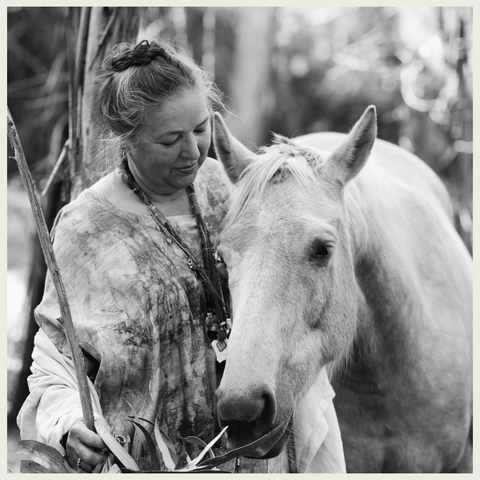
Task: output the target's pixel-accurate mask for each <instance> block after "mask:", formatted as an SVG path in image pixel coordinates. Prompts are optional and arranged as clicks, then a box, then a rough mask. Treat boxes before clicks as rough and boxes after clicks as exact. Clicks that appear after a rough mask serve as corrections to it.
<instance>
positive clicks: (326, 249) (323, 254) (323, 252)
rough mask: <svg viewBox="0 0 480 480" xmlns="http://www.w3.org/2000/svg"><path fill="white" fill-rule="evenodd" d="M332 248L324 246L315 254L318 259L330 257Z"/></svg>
mask: <svg viewBox="0 0 480 480" xmlns="http://www.w3.org/2000/svg"><path fill="white" fill-rule="evenodd" d="M330 250H331V248H330V247H327V246H326V245H322V246H320V247H318V248H317V251H316V252H315V256H316V257H328V256H329V255H330Z"/></svg>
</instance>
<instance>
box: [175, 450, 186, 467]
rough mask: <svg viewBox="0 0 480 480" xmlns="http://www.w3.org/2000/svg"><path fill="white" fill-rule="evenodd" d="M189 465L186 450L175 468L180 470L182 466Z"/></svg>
mask: <svg viewBox="0 0 480 480" xmlns="http://www.w3.org/2000/svg"><path fill="white" fill-rule="evenodd" d="M187 465H188V456H187V454H186V453H185V452H182V453H181V454H180V455H179V457H178V461H177V464H176V465H175V468H174V470H180V469H181V468H182V467H185V466H187Z"/></svg>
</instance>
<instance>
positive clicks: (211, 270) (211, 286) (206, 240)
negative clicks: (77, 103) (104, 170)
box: [119, 157, 229, 324]
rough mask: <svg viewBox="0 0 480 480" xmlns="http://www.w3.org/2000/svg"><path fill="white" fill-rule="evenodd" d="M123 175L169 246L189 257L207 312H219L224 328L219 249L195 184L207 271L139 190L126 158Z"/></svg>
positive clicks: (192, 202)
mask: <svg viewBox="0 0 480 480" xmlns="http://www.w3.org/2000/svg"><path fill="white" fill-rule="evenodd" d="M119 171H120V174H121V177H122V180H123V181H124V182H125V184H126V185H127V186H128V187H129V188H130V189H131V190H132V191H133V193H135V194H136V195H138V196H139V198H140V199H141V200H142V202H143V203H144V204H145V206H146V207H147V210H148V212H149V213H150V215H151V216H152V217H153V219H154V220H155V222H156V223H157V225H158V226H159V228H160V230H161V231H162V232H163V233H164V235H165V236H166V237H167V242H168V240H170V242H171V243H175V245H177V247H178V248H179V249H180V250H181V251H182V252H183V254H184V255H185V257H186V259H187V264H188V266H189V267H190V269H191V270H192V271H193V272H194V273H195V275H196V276H197V278H199V280H200V281H201V283H202V285H203V287H204V291H205V295H206V299H207V310H210V309H213V310H215V313H216V314H217V316H218V317H219V320H220V322H219V323H220V324H222V323H223V322H227V319H228V317H229V315H228V311H227V307H226V303H225V298H224V295H223V289H222V284H221V281H220V274H219V273H218V270H217V266H216V261H215V256H214V252H215V249H214V247H213V244H212V241H211V240H210V235H209V233H208V230H207V228H206V225H205V223H204V221H203V218H202V215H201V211H200V207H199V205H198V201H197V197H196V194H195V189H194V186H193V184H192V185H189V186H188V187H187V194H188V198H189V202H190V205H191V208H192V211H193V215H194V217H195V220H196V223H197V228H198V231H199V234H200V243H201V247H202V257H203V264H204V266H203V267H202V265H201V264H200V262H199V261H198V260H197V258H196V257H195V255H194V254H193V253H192V252H191V250H190V249H189V248H188V246H187V245H185V243H184V242H183V241H182V239H181V238H180V236H179V235H178V233H177V232H176V231H175V229H174V228H173V227H172V225H171V224H170V223H169V222H168V220H167V219H166V218H165V217H164V215H163V214H162V213H161V212H160V211H159V210H158V209H157V207H156V206H155V205H154V204H153V203H152V202H151V200H150V199H149V198H148V197H147V195H146V194H145V193H144V192H143V190H142V189H141V188H140V187H139V185H138V184H137V182H136V181H135V178H134V177H133V175H132V173H131V171H130V169H129V167H128V162H127V158H126V157H124V158H123V160H122V163H121V165H120V167H119Z"/></svg>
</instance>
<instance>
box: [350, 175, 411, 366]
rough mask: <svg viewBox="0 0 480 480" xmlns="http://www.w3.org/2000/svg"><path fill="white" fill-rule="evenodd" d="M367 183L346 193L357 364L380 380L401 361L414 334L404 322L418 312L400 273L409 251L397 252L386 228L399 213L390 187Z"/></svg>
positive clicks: (368, 180)
mask: <svg viewBox="0 0 480 480" xmlns="http://www.w3.org/2000/svg"><path fill="white" fill-rule="evenodd" d="M362 180H363V182H360V181H357V182H355V183H354V184H353V185H352V186H351V188H350V191H349V192H348V194H346V206H347V210H348V212H349V217H350V239H351V248H352V252H353V258H354V266H355V274H356V278H357V285H358V293H357V303H358V322H359V324H358V330H357V332H358V333H357V338H356V341H355V345H354V352H353V355H354V356H356V357H357V358H355V362H354V363H357V365H361V366H362V367H360V368H364V369H366V370H368V372H364V373H365V374H371V375H374V374H375V371H376V370H379V371H383V372H385V374H388V371H389V370H388V366H389V365H392V366H394V365H398V363H397V362H396V357H397V356H398V355H400V352H402V351H403V352H405V349H404V348H402V344H403V343H404V342H405V341H406V340H407V338H408V335H409V332H408V328H407V325H405V323H404V322H402V319H403V318H405V315H408V310H409V309H411V308H415V306H414V305H412V304H409V303H407V302H406V299H408V298H411V297H412V296H411V295H408V293H407V292H408V290H409V289H411V288H413V286H412V285H411V283H409V281H408V275H406V274H405V272H404V271H403V270H402V269H401V268H400V269H399V268H396V267H397V266H398V262H400V263H401V262H402V261H403V259H402V257H401V256H400V255H401V253H403V252H399V251H398V249H396V248H394V246H395V238H394V237H393V236H392V232H390V231H388V228H387V227H386V226H385V216H386V215H392V214H394V211H393V209H390V208H389V205H388V186H387V185H385V184H382V181H381V179H380V181H377V180H376V179H375V178H374V177H370V178H369V177H368V176H365V177H363V179H362ZM346 193H347V192H346ZM359 360H362V361H361V362H359V363H358V361H359ZM377 367H378V368H377ZM385 367H387V368H385Z"/></svg>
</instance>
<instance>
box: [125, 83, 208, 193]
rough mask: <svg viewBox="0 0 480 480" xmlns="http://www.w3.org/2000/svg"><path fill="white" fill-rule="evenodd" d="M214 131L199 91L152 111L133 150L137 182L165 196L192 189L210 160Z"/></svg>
mask: <svg viewBox="0 0 480 480" xmlns="http://www.w3.org/2000/svg"><path fill="white" fill-rule="evenodd" d="M210 129H211V127H210V110H209V109H208V106H207V103H206V101H205V97H204V95H202V93H201V92H199V91H198V90H194V89H189V90H184V91H183V92H181V93H180V94H178V95H175V96H173V97H172V98H169V99H167V100H166V101H164V102H163V103H162V105H161V107H158V108H156V109H155V108H153V109H151V110H150V112H149V113H148V115H147V122H146V125H145V127H144V129H143V130H142V132H141V133H140V134H139V135H138V137H137V141H136V143H135V144H134V145H133V146H132V148H130V149H129V154H130V162H131V167H130V168H131V170H132V172H133V173H134V176H135V178H136V179H137V182H139V183H140V184H141V185H142V184H143V186H146V187H147V188H148V189H149V190H150V191H152V192H153V193H158V194H162V195H168V194H171V193H175V192H177V191H179V190H182V189H183V188H185V187H186V186H188V185H190V184H191V183H192V182H193V181H194V180H195V177H196V176H197V172H198V169H199V168H200V167H201V165H202V163H203V162H204V161H205V158H206V157H207V153H208V148H209V146H210V139H211V135H210ZM132 164H133V165H132Z"/></svg>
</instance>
